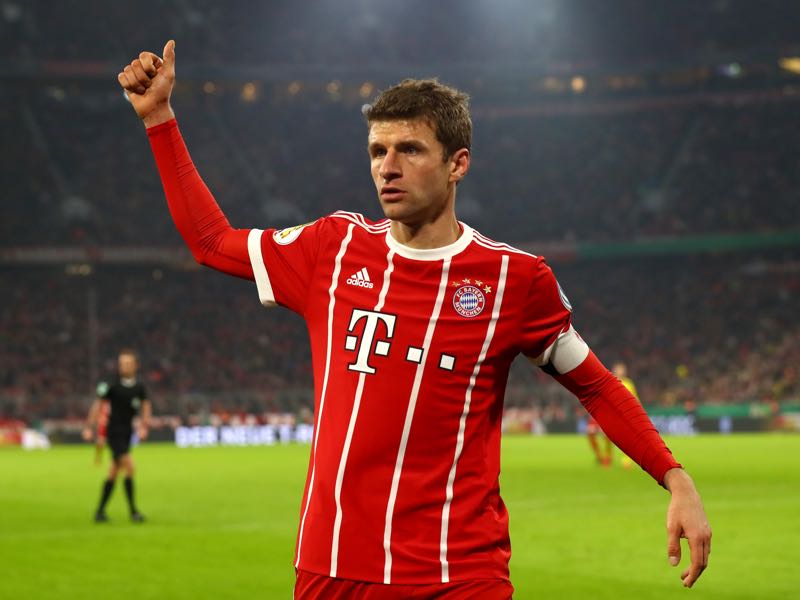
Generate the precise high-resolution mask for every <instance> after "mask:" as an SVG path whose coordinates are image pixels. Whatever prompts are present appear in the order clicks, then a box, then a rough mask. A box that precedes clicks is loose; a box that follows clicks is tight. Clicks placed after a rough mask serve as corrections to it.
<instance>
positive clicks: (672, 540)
mask: <svg viewBox="0 0 800 600" xmlns="http://www.w3.org/2000/svg"><path fill="white" fill-rule="evenodd" d="M667 556H668V557H669V564H671V565H672V566H673V567H675V566H677V564H678V563H679V562H681V538H680V533H679V532H677V531H669V533H668V534H667Z"/></svg>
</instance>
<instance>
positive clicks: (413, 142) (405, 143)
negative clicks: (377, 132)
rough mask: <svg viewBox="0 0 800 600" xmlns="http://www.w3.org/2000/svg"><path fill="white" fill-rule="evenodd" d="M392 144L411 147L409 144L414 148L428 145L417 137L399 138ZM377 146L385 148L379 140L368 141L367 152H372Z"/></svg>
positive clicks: (398, 146)
mask: <svg viewBox="0 0 800 600" xmlns="http://www.w3.org/2000/svg"><path fill="white" fill-rule="evenodd" d="M390 145H392V144H390ZM393 145H394V146H395V147H397V148H401V149H402V148H408V147H411V146H413V147H416V148H427V147H428V145H427V144H426V143H425V142H423V141H422V140H420V139H418V138H409V139H405V140H400V141H399V142H397V143H395V144H393ZM379 148H386V144H383V143H381V142H370V143H369V144H368V145H367V151H368V152H373V151H374V150H377V149H379Z"/></svg>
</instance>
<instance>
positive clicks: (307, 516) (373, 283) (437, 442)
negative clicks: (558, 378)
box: [248, 212, 588, 583]
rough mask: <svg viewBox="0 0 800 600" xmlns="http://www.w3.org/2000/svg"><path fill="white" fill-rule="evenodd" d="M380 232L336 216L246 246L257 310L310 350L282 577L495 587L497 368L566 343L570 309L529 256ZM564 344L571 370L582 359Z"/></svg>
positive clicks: (498, 561)
mask: <svg viewBox="0 0 800 600" xmlns="http://www.w3.org/2000/svg"><path fill="white" fill-rule="evenodd" d="M389 228H390V222H389V221H388V220H384V221H380V222H377V223H370V222H368V221H366V220H365V219H364V217H362V216H361V215H358V214H354V213H346V212H337V213H334V214H333V215H331V216H329V217H325V218H322V219H320V220H318V221H315V222H314V223H311V224H308V225H304V226H299V227H294V228H291V229H285V230H281V231H276V230H267V231H261V230H257V229H254V230H251V231H250V234H249V238H248V250H249V253H250V260H251V262H252V266H253V272H254V274H255V279H256V283H257V285H258V292H259V296H260V299H261V302H262V303H263V304H265V305H274V304H280V305H283V306H286V307H288V308H290V309H291V310H293V311H295V312H297V313H299V314H300V315H302V316H303V317H304V318H305V320H306V323H307V325H308V330H309V332H310V339H311V350H312V358H313V367H314V380H315V396H316V402H315V423H314V425H315V433H314V441H313V446H312V449H311V460H310V464H309V470H308V477H307V481H306V487H305V492H304V496H303V503H302V514H301V519H300V528H299V533H298V538H297V553H296V566H297V567H299V568H301V569H304V570H307V571H312V572H315V573H321V574H328V575H330V576H332V577H341V578H346V579H355V580H361V581H375V582H384V583H432V582H448V581H457V580H464V579H477V578H503V579H507V578H508V561H509V557H510V543H509V536H508V514H507V512H506V508H505V506H504V504H503V501H502V499H501V498H500V493H499V486H498V476H499V474H500V425H501V418H502V409H503V395H504V391H505V386H506V380H507V375H508V370H509V366H510V365H511V362H512V360H513V359H514V357H515V356H517V355H518V354H519V353H524V354H526V355H528V356H530V357H544V356H545V354H546V350H548V348H552V347H553V345H554V342H555V341H556V339H557V338H558V337H559V335H560V334H565V333H566V332H568V331H572V329H571V327H570V310H569V305H568V303H567V302H566V299H565V298H564V297H563V294H562V293H561V291H560V288H559V287H558V284H557V283H556V280H555V278H554V276H553V274H552V272H551V270H550V269H549V267H547V265H545V263H544V261H543V260H542V259H541V258H538V257H536V256H532V255H530V254H526V253H524V252H521V251H519V250H516V249H514V248H511V247H510V246H507V245H504V244H499V243H496V242H493V241H491V240H489V239H487V238H485V237H483V236H482V235H480V234H479V233H478V232H476V231H474V230H472V229H471V228H470V227H468V226H466V225H463V224H462V230H463V231H462V234H461V236H460V237H459V239H458V240H457V241H456V242H455V243H453V244H451V245H449V246H446V247H443V248H437V249H432V250H415V249H411V248H409V247H407V246H404V245H402V244H400V243H398V242H397V241H395V240H394V238H393V237H392V236H391V234H390V233H389ZM575 339H576V340H577V341H574V342H573V344H574V345H576V346H581V348H579V349H578V353H577V356H576V357H575V358H574V360H573V361H572V362H574V364H573V365H572V366H571V367H569V368H574V367H575V366H576V365H577V364H579V363H580V362H581V361H582V360H583V359H584V358H585V357H586V354H587V353H588V348H585V344H583V342H582V341H580V340H579V338H577V337H576V338H575ZM584 349H585V350H584ZM561 354H563V355H564V356H565V358H562V360H569V359H568V358H566V355H567V354H568V353H561ZM544 361H545V358H542V362H544ZM567 370H568V369H567Z"/></svg>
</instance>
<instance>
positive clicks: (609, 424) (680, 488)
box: [546, 334, 711, 587]
mask: <svg viewBox="0 0 800 600" xmlns="http://www.w3.org/2000/svg"><path fill="white" fill-rule="evenodd" d="M574 335H575V336H576V338H577V334H574ZM565 337H567V338H568V337H569V336H562V337H561V339H560V340H559V342H560V341H561V340H563V339H564V338H565ZM577 339H579V338H577ZM572 341H573V343H575V341H576V340H575V339H573V340H572ZM559 342H557V343H556V347H555V348H554V350H553V352H552V354H551V360H550V362H549V364H548V367H547V369H549V370H550V371H551V374H553V375H554V376H555V378H556V380H557V381H559V383H561V384H562V385H563V386H564V387H566V388H567V389H568V390H570V391H571V392H572V393H573V394H575V395H576V396H577V397H578V399H579V400H580V401H581V404H583V406H584V407H585V408H586V410H587V411H589V414H591V415H592V416H593V417H594V418H595V419H596V420H597V422H598V423H599V424H600V427H602V429H603V431H604V432H605V434H606V435H607V436H608V438H609V439H610V440H611V441H612V442H613V443H614V444H616V446H617V447H618V448H620V450H622V451H623V452H625V454H627V455H628V456H630V457H631V459H633V460H634V461H635V462H636V463H637V464H638V465H640V466H641V467H642V469H644V470H645V471H647V472H648V473H649V474H650V475H651V476H652V477H653V478H654V479H655V480H656V481H657V482H658V483H660V484H661V485H663V486H664V487H665V488H667V489H668V490H669V492H670V494H671V495H672V499H671V501H670V504H669V508H668V509H667V556H668V558H669V562H670V564H671V565H672V566H676V565H677V564H678V563H679V562H680V559H681V545H680V538H686V539H687V540H688V543H689V552H690V555H691V564H690V566H689V568H688V569H686V570H684V571H683V573H682V574H681V579H682V580H683V584H684V585H685V586H686V587H692V585H693V584H694V582H695V581H697V578H698V577H700V575H701V574H702V573H703V571H704V570H705V569H706V567H707V566H708V555H709V554H710V552H711V527H710V526H709V523H708V518H707V517H706V513H705V509H704V508H703V502H702V500H701V499H700V494H699V493H698V492H697V489H696V488H695V485H694V482H693V481H692V479H691V477H689V475H688V473H686V471H684V470H683V468H682V467H681V465H680V464H679V463H678V462H677V461H676V460H675V458H674V457H673V456H672V453H671V452H670V450H669V448H667V445H666V444H665V443H664V440H663V439H662V438H661V435H660V434H659V433H658V430H657V429H656V428H655V426H654V425H653V423H652V421H651V420H650V418H649V417H648V416H647V413H646V412H645V411H644V408H642V405H641V404H640V403H639V401H638V400H637V399H636V398H635V397H634V396H633V394H631V393H630V392H629V391H628V389H627V388H626V387H625V386H624V385H623V384H622V383H621V382H620V381H619V380H618V379H617V378H616V377H614V375H613V374H611V373H610V372H609V371H608V369H606V368H605V367H604V366H603V364H602V363H601V362H600V361H599V360H598V358H597V357H596V356H595V355H594V353H593V352H591V350H589V348H588V346H586V344H585V342H583V341H582V340H580V342H581V344H582V345H583V346H585V352H586V358H585V359H584V360H583V361H582V362H581V363H580V364H579V365H578V366H577V367H575V368H574V369H571V370H569V371H567V372H566V373H563V374H561V373H560V372H559V370H558V368H557V366H556V365H558V364H562V365H563V363H564V358H565V357H563V356H559V353H558V343H559ZM566 346H569V343H567V344H566ZM571 358H572V360H574V359H575V349H574V348H573V352H572V357H571ZM547 369H546V370H547Z"/></svg>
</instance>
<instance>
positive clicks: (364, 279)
mask: <svg viewBox="0 0 800 600" xmlns="http://www.w3.org/2000/svg"><path fill="white" fill-rule="evenodd" d="M347 285H355V286H357V287H363V288H367V289H370V290H371V289H372V288H374V287H375V284H374V283H372V281H370V279H369V273H367V267H362V268H361V270H360V271H356V272H355V273H353V274H352V275H350V277H349V278H348V279H347Z"/></svg>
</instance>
